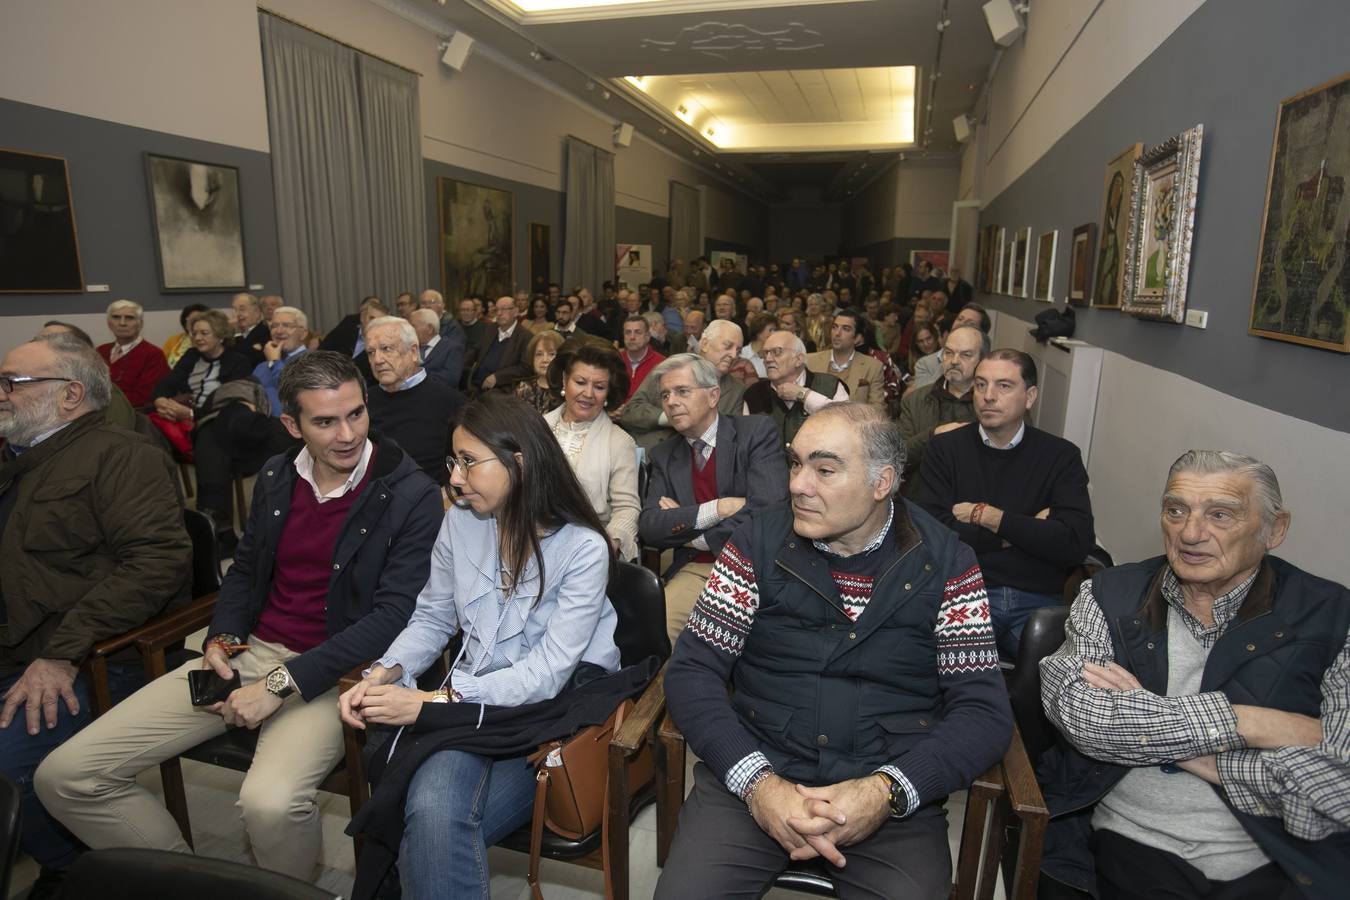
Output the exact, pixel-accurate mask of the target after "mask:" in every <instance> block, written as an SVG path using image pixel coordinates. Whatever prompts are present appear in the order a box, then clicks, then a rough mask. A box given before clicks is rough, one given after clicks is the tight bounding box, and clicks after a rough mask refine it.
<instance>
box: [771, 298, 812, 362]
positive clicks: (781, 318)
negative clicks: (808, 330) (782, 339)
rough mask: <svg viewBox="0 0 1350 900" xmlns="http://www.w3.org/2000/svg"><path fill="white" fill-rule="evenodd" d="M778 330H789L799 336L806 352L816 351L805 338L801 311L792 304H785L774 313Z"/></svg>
mask: <svg viewBox="0 0 1350 900" xmlns="http://www.w3.org/2000/svg"><path fill="white" fill-rule="evenodd" d="M776 318H777V320H778V330H779V331H790V332H792V333H793V334H795V335H796V336H797V337H799V338H801V341H802V346H803V347H805V348H806V352H807V353H814V352H816V345H815V344H813V343H811V341H810V340H808V339H807V337H806V334H805V333H804V332H803V331H802V312H801V310H799V309H796V308H795V307H792V306H786V307H783V308H782V309H780V310H778V312H777V313H776Z"/></svg>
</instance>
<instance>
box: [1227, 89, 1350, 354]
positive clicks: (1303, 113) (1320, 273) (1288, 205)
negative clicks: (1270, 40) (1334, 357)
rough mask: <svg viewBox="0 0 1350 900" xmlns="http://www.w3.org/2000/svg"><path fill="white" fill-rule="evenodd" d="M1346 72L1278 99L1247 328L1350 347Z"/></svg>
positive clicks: (1348, 95)
mask: <svg viewBox="0 0 1350 900" xmlns="http://www.w3.org/2000/svg"><path fill="white" fill-rule="evenodd" d="M1347 134H1350V73H1347V74H1345V75H1342V76H1341V77H1340V78H1337V79H1335V80H1334V81H1329V82H1327V83H1326V84H1323V85H1319V86H1317V87H1315V88H1312V89H1311V90H1307V91H1304V92H1303V93H1301V94H1298V95H1296V96H1293V97H1290V98H1289V99H1287V100H1285V101H1284V102H1282V103H1281V104H1280V111H1279V114H1278V116H1277V117H1276V119H1275V140H1274V146H1273V147H1272V148H1271V151H1270V175H1269V177H1268V179H1267V182H1266V209H1265V214H1264V215H1263V216H1262V218H1261V243H1260V244H1259V245H1258V246H1259V248H1260V249H1259V252H1258V255H1257V261H1256V284H1255V286H1254V287H1253V288H1252V317H1251V323H1250V326H1249V328H1248V330H1249V332H1250V333H1251V334H1254V335H1257V336H1258V337H1264V338H1273V339H1275V340H1277V341H1289V342H1291V343H1294V344H1303V345H1305V346H1308V347H1320V348H1322V349H1323V350H1336V351H1339V352H1341V353H1350V293H1348V292H1347V282H1346V275H1347V272H1348V271H1350V263H1347V259H1350V257H1348V256H1347V254H1350V229H1347V228H1346V224H1345V223H1346V221H1347V217H1350V197H1347V196H1346V190H1345V188H1346V185H1345V176H1346V171H1347V167H1350V144H1348V143H1347V142H1346V135H1347Z"/></svg>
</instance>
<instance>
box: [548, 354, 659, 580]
mask: <svg viewBox="0 0 1350 900" xmlns="http://www.w3.org/2000/svg"><path fill="white" fill-rule="evenodd" d="M554 375H557V376H559V377H560V379H561V381H562V397H563V404H562V406H559V407H558V408H557V409H555V410H553V411H552V412H548V413H545V414H544V421H545V422H547V423H548V426H549V428H550V429H552V431H553V435H554V437H556V438H557V439H558V444H559V445H560V446H561V447H562V450H563V455H564V456H566V457H567V462H568V463H569V464H570V465H571V466H572V471H573V472H575V473H576V476H577V480H578V481H580V482H581V487H582V490H584V491H585V492H586V496H587V497H588V498H590V501H591V505H592V506H593V507H595V512H596V515H598V516H599V517H600V521H601V522H603V523H604V525H605V532H606V533H607V534H608V535H609V538H610V543H612V544H613V545H614V548H615V550H616V551H617V553H618V555H619V558H620V559H626V560H634V559H637V555H638V545H637V524H638V513H640V512H641V511H642V501H641V500H640V499H639V498H638V478H637V445H636V444H635V443H633V439H632V438H631V437H629V436H628V433H627V432H626V431H624V430H623V429H622V428H619V427H618V426H617V425H615V424H614V423H613V422H611V421H610V418H609V413H610V412H611V411H613V410H614V409H617V408H618V406H619V404H620V403H621V402H623V398H624V397H626V396H627V395H628V369H627V366H625V365H624V363H623V359H622V358H621V357H620V356H619V354H618V353H616V352H615V351H614V350H611V349H609V348H608V347H602V346H599V345H598V344H591V343H585V344H581V345H579V346H576V347H566V348H563V351H562V352H561V353H560V354H559V355H558V358H557V359H555V360H554V361H553V369H552V372H551V373H550V381H552V380H554V379H553V376H554Z"/></svg>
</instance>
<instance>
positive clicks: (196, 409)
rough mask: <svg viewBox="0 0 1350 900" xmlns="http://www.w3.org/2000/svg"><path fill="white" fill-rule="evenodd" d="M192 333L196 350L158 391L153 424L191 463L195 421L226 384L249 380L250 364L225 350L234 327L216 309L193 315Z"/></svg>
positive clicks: (241, 354)
mask: <svg viewBox="0 0 1350 900" xmlns="http://www.w3.org/2000/svg"><path fill="white" fill-rule="evenodd" d="M188 333H190V334H191V335H192V349H191V350H189V351H188V352H186V353H184V354H183V358H182V359H180V360H179V361H178V365H176V366H174V367H173V369H172V370H170V371H169V373H168V374H167V375H165V376H164V377H163V378H162V379H160V381H159V383H158V384H156V385H155V387H154V391H153V392H152V396H153V397H154V415H153V416H151V421H154V422H155V424H156V425H157V426H159V427H160V429H161V430H163V431H164V433H165V436H166V437H168V438H169V441H170V442H171V443H172V444H173V445H174V448H175V449H177V450H178V451H179V452H180V453H183V454H184V455H185V456H186V457H187V458H189V459H190V458H191V457H192V439H191V437H190V435H191V432H192V426H193V419H194V418H195V417H196V416H197V415H199V414H201V413H202V412H204V411H205V410H206V407H207V404H208V403H210V401H211V396H212V395H213V394H214V393H215V392H216V389H217V388H219V387H220V386H221V385H222V384H225V383H227V382H230V381H236V380H238V379H240V378H247V377H248V374H249V360H248V357H247V356H245V355H244V354H243V353H241V352H239V351H238V350H235V349H234V348H233V347H227V346H225V341H226V340H227V339H228V337H229V334H230V323H229V321H228V320H227V319H226V318H225V314H224V313H221V312H218V311H216V310H214V309H212V310H208V311H206V312H204V313H197V314H195V315H193V316H192V317H191V318H190V319H188ZM128 399H130V398H128Z"/></svg>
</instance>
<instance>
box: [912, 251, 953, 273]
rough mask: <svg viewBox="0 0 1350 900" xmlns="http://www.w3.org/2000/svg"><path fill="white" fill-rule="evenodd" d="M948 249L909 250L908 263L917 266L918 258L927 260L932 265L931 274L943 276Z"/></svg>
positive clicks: (945, 271) (946, 263)
mask: <svg viewBox="0 0 1350 900" xmlns="http://www.w3.org/2000/svg"><path fill="white" fill-rule="evenodd" d="M948 259H949V257H948V251H946V250H911V251H909V264H910V265H911V266H915V267H917V266H918V265H919V261H920V260H927V261H928V262H929V263H931V264H932V266H933V276H934V277H935V278H945V277H946V275H947V265H948Z"/></svg>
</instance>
